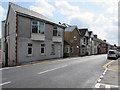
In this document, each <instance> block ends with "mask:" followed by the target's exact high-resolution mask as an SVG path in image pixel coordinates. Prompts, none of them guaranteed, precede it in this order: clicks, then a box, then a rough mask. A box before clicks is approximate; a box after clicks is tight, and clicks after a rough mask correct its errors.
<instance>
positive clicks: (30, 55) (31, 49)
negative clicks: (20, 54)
mask: <svg viewBox="0 0 120 90" xmlns="http://www.w3.org/2000/svg"><path fill="white" fill-rule="evenodd" d="M28 44H32V43H28ZM28 44H27V56H32V55H33V44H32V46H28ZM29 48H31V50H32V53H31V54H28V50H29Z"/></svg>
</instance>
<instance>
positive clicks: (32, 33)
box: [31, 33, 45, 35]
mask: <svg viewBox="0 0 120 90" xmlns="http://www.w3.org/2000/svg"><path fill="white" fill-rule="evenodd" d="M31 34H35V35H36V34H38V35H45V33H44V34H41V33H31Z"/></svg>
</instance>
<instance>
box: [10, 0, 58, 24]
mask: <svg viewBox="0 0 120 90" xmlns="http://www.w3.org/2000/svg"><path fill="white" fill-rule="evenodd" d="M9 5H14V6H16V7H18V8H22V9H24V10H27V11H28V12H30V13H34V14H37V15H41V16H42V17H43V18H46V19H47V20H49V21H52V22H55V23H57V24H59V23H58V22H56V21H54V20H51V19H49V18H48V17H46V16H44V15H42V14H41V13H38V12H35V11H33V10H30V9H28V8H25V7H22V6H20V5H17V4H15V3H12V2H9ZM15 11H16V10H15ZM59 25H60V24H59Z"/></svg>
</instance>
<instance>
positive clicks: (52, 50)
mask: <svg viewBox="0 0 120 90" xmlns="http://www.w3.org/2000/svg"><path fill="white" fill-rule="evenodd" d="M53 47H54V49H53ZM51 55H55V44H51Z"/></svg>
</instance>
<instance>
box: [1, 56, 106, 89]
mask: <svg viewBox="0 0 120 90" xmlns="http://www.w3.org/2000/svg"><path fill="white" fill-rule="evenodd" d="M106 58H107V56H106V55H92V56H86V57H74V58H67V59H60V60H53V61H46V62H45V61H43V62H38V63H33V64H28V65H27V64H26V65H23V66H16V67H7V68H2V69H0V70H2V83H0V87H2V88H94V86H95V84H96V83H97V80H98V78H99V77H100V75H101V74H102V72H103V71H104V70H105V69H104V68H103V67H102V66H103V65H105V64H106V63H107V62H108V60H107V59H106ZM3 90H4V89H3Z"/></svg>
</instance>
